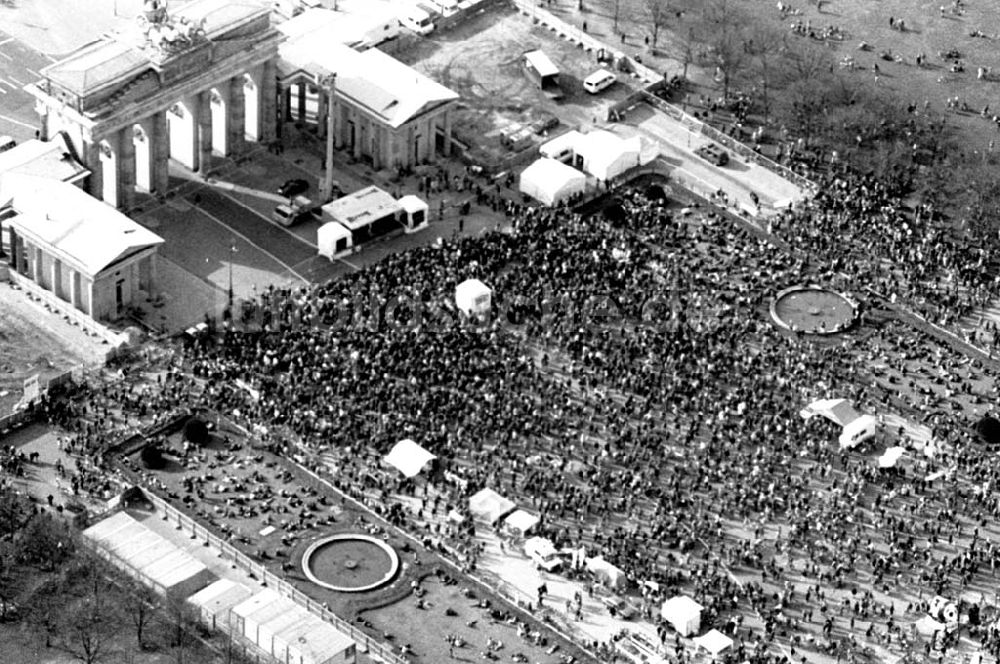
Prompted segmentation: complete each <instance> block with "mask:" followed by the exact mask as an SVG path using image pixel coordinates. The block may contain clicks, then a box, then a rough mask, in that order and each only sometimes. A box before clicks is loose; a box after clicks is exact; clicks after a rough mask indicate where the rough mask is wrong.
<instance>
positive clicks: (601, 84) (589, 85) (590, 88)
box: [583, 69, 618, 95]
mask: <svg viewBox="0 0 1000 664" xmlns="http://www.w3.org/2000/svg"><path fill="white" fill-rule="evenodd" d="M617 80H618V77H617V76H615V75H614V74H612V73H611V72H609V71H608V70H607V69H598V70H597V71H595V72H594V73H593V74H591V75H590V76H588V77H587V78H585V79H583V89H584V90H586V91H587V92H589V93H590V94H592V95H596V94H597V93H598V92H601V91H603V90H607V89H608V88H610V87H611V86H612V85H614V84H615V81H617Z"/></svg>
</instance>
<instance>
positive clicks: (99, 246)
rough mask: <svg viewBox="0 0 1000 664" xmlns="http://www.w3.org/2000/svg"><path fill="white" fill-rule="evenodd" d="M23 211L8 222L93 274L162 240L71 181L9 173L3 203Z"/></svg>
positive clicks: (2, 185) (1, 189) (0, 194)
mask: <svg viewBox="0 0 1000 664" xmlns="http://www.w3.org/2000/svg"><path fill="white" fill-rule="evenodd" d="M4 205H9V206H10V207H11V208H13V209H14V211H15V212H17V213H18V214H17V215H16V216H14V217H12V218H11V219H9V220H8V222H7V223H8V224H9V225H10V226H11V227H12V228H15V229H16V230H17V232H18V233H20V234H22V235H23V236H24V237H27V238H30V239H32V240H33V241H35V242H37V243H38V244H40V245H43V246H45V247H48V249H49V251H51V253H53V254H55V255H56V256H58V257H59V258H61V259H62V260H63V261H64V262H66V263H68V264H70V265H73V266H75V267H76V268H77V269H79V270H80V271H81V272H83V273H84V274H86V275H88V276H90V277H93V276H94V275H96V274H98V273H99V272H101V271H102V270H104V269H106V268H108V267H110V266H111V265H113V264H114V263H116V262H118V261H119V260H120V259H122V258H125V257H126V256H128V255H130V254H132V253H135V252H136V251H139V250H141V249H146V248H148V247H155V246H157V245H160V244H162V243H163V238H161V237H160V236H159V235H157V234H155V233H153V232H152V231H149V230H147V229H145V228H143V227H142V226H140V225H139V224H137V223H136V222H134V221H132V220H131V219H129V218H128V217H126V216H125V215H124V214H122V213H121V212H119V211H118V210H116V209H114V208H113V207H111V206H109V205H106V204H105V203H104V202H102V201H99V200H98V199H96V198H94V197H93V196H90V195H89V194H87V193H86V192H84V191H83V190H82V189H79V188H78V187H75V186H73V185H72V184H69V183H67V182H60V181H58V180H50V179H47V178H40V177H34V176H30V175H18V174H15V173H7V174H5V175H3V176H2V180H0V206H4Z"/></svg>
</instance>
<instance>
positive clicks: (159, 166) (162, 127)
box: [149, 111, 170, 196]
mask: <svg viewBox="0 0 1000 664" xmlns="http://www.w3.org/2000/svg"><path fill="white" fill-rule="evenodd" d="M151 119H152V123H151V124H152V131H151V132H150V134H151V135H150V136H149V162H150V163H149V168H150V180H151V182H150V184H151V185H152V189H153V191H154V192H155V193H157V194H159V195H160V196H166V194H167V189H168V188H169V187H170V165H169V164H170V136H169V134H168V129H167V112H166V111H159V112H158V113H154V114H153V116H152V118H151Z"/></svg>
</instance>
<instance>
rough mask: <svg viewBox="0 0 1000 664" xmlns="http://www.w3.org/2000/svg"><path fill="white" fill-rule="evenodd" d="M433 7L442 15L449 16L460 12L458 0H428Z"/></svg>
mask: <svg viewBox="0 0 1000 664" xmlns="http://www.w3.org/2000/svg"><path fill="white" fill-rule="evenodd" d="M427 2H429V3H430V5H431V9H434V10H435V11H437V12H438V13H439V14H441V16H444V17H445V18H448V17H449V16H454V15H455V14H457V13H458V10H459V7H458V0H427Z"/></svg>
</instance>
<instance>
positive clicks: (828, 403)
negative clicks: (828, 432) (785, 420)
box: [799, 399, 861, 427]
mask: <svg viewBox="0 0 1000 664" xmlns="http://www.w3.org/2000/svg"><path fill="white" fill-rule="evenodd" d="M799 415H801V416H802V419H805V420H808V419H809V418H811V417H812V416H813V415H822V416H823V417H825V418H826V419H828V420H830V421H831V422H833V423H834V424H837V425H840V426H842V427H843V426H847V424H848V423H849V422H853V421H854V420H856V419H858V418H859V417H861V415H860V413H858V411H856V410H855V409H854V406H852V405H851V402H849V401H848V400H847V399H817V400H816V401H813V402H812V403H811V404H809V405H808V406H806V407H805V408H803V409H802V410H801V411H799Z"/></svg>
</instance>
